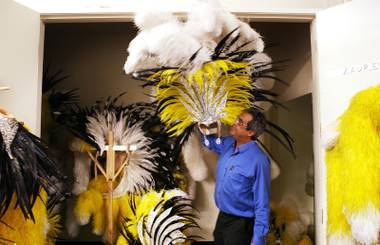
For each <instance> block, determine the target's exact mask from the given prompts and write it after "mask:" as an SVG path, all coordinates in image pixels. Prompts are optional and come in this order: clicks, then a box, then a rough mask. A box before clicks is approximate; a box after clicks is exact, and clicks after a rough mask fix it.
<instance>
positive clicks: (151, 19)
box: [134, 10, 177, 31]
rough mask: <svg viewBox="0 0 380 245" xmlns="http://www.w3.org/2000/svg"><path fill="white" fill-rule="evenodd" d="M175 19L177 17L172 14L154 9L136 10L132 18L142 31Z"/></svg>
mask: <svg viewBox="0 0 380 245" xmlns="http://www.w3.org/2000/svg"><path fill="white" fill-rule="evenodd" d="M175 21H177V19H176V17H175V16H174V15H173V14H171V13H169V12H164V11H161V12H160V11H154V10H150V11H141V12H137V13H136V15H135V18H134V22H135V25H136V26H137V27H138V28H139V29H140V30H142V31H143V30H147V29H151V28H153V27H156V26H158V25H161V24H164V23H168V22H175Z"/></svg>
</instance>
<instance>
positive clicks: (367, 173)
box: [326, 86, 380, 245]
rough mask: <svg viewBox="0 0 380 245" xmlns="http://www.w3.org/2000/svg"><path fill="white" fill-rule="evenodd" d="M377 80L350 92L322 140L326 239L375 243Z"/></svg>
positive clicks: (378, 223) (379, 181) (379, 182)
mask: <svg viewBox="0 0 380 245" xmlns="http://www.w3.org/2000/svg"><path fill="white" fill-rule="evenodd" d="M379 98H380V86H376V87H372V88H368V89H366V90H364V91H362V92H359V93H358V94H356V95H355V96H354V97H353V98H352V100H351V103H350V105H349V107H348V108H347V110H346V111H345V112H344V113H343V115H342V116H341V117H340V118H339V124H338V126H337V132H338V134H336V133H335V135H338V137H337V138H336V139H333V138H330V142H331V141H333V142H335V144H326V146H328V149H327V150H326V165H327V208H328V214H327V217H328V220H327V236H328V244H330V245H343V244H344V245H347V244H357V243H360V244H366V245H370V244H378V242H379V231H380V195H379V193H380V178H379V173H380V164H379V159H380V134H379V129H380V100H379Z"/></svg>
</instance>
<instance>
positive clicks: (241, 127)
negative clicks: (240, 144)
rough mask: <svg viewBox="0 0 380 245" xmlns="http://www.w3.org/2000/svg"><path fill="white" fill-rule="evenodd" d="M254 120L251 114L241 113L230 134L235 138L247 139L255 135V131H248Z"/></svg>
mask: <svg viewBox="0 0 380 245" xmlns="http://www.w3.org/2000/svg"><path fill="white" fill-rule="evenodd" d="M253 119H254V118H253V117H252V115H251V114H249V113H247V112H243V113H241V114H240V115H239V116H238V117H237V118H236V121H235V122H234V124H233V125H232V126H231V129H230V134H231V135H232V136H233V137H234V138H235V139H238V138H247V137H251V136H253V135H254V134H255V131H253V130H247V125H248V123H249V122H250V121H252V120H253Z"/></svg>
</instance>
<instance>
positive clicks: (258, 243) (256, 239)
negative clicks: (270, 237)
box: [251, 236, 265, 245]
mask: <svg viewBox="0 0 380 245" xmlns="http://www.w3.org/2000/svg"><path fill="white" fill-rule="evenodd" d="M252 243H253V244H254V245H265V236H253V238H252V241H251V244H252Z"/></svg>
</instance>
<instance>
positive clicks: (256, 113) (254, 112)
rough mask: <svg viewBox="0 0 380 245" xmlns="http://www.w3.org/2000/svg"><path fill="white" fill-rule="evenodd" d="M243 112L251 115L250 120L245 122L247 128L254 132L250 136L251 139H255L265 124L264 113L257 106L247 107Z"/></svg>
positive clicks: (262, 130) (263, 129)
mask: <svg viewBox="0 0 380 245" xmlns="http://www.w3.org/2000/svg"><path fill="white" fill-rule="evenodd" d="M243 112H246V113H249V114H251V116H252V118H253V119H252V120H251V121H249V122H248V124H247V128H246V129H247V130H254V131H255V132H256V133H255V135H253V136H252V139H253V140H255V139H257V138H258V137H259V136H260V135H261V134H262V133H263V132H264V131H265V128H266V125H267V121H266V119H265V115H264V114H263V113H262V112H261V111H260V110H259V109H257V108H249V109H246V110H244V111H243Z"/></svg>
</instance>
